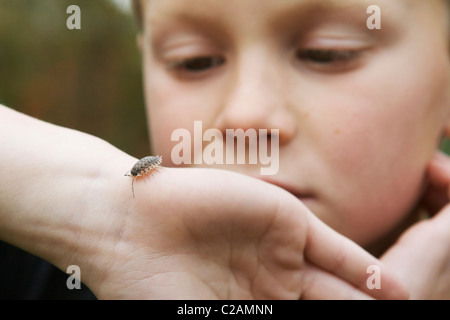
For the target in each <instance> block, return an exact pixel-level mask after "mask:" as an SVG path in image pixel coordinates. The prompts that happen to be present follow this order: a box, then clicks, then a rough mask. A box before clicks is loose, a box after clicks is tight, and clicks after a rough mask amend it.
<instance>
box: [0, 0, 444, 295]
mask: <svg viewBox="0 0 450 320" xmlns="http://www.w3.org/2000/svg"><path fill="white" fill-rule="evenodd" d="M371 4H373V3H371ZM374 4H376V5H378V7H379V8H380V9H381V29H369V28H368V27H367V24H366V21H367V19H368V17H369V15H368V14H367V7H368V6H369V4H368V3H367V2H366V1H362V0H361V1H317V0H302V1H300V0H299V1H290V0H283V1H264V2H262V1H257V0H254V1H253V0H251V1H245V2H242V1H227V2H224V1H219V0H212V1H204V0H198V1H189V2H186V1H182V0H170V1H159V0H150V1H142V2H139V3H138V2H136V5H139V7H140V17H141V19H142V24H143V30H142V33H141V34H140V36H139V42H140V44H141V47H142V54H143V59H144V71H145V72H144V76H145V94H146V98H147V107H148V116H149V128H150V136H151V139H152V146H153V147H154V153H155V154H161V155H162V156H163V159H164V162H163V164H164V166H175V163H173V162H172V161H173V155H172V151H173V146H174V143H173V141H172V139H171V138H172V133H173V132H174V131H175V130H177V129H179V128H184V129H188V130H189V131H190V132H191V133H192V136H194V135H195V132H194V130H193V128H194V121H201V123H202V127H203V130H206V129H209V128H215V129H218V131H217V132H221V133H225V135H226V132H227V129H239V128H240V129H243V130H247V129H256V130H259V129H268V130H269V135H268V141H269V142H272V141H274V140H278V141H279V156H280V163H279V170H278V173H277V174H275V175H271V176H263V175H261V174H260V171H259V167H258V166H250V165H230V164H226V165H223V166H219V165H218V166H217V167H221V168H224V169H226V170H227V171H222V170H211V169H181V168H180V169H172V168H164V169H162V170H159V171H158V172H155V173H154V174H152V176H151V177H148V178H146V179H145V180H146V183H145V184H143V183H142V182H144V181H142V180H143V179H137V180H136V181H135V183H134V188H135V192H136V194H135V198H133V196H132V194H131V190H130V189H131V188H130V184H131V182H130V181H129V180H124V177H123V173H125V172H126V171H127V170H129V169H130V168H131V166H132V165H133V164H134V163H135V162H136V161H137V160H136V159H134V158H132V157H130V156H128V155H125V154H123V153H121V152H120V151H118V150H116V149H115V148H113V147H111V146H110V145H108V144H106V143H104V142H102V141H99V140H98V139H96V138H93V137H91V136H87V135H84V134H81V133H78V132H74V131H72V130H67V129H63V128H59V127H55V126H52V125H48V124H45V123H41V122H39V121H36V120H34V119H30V118H28V117H26V116H23V115H19V114H17V113H15V112H12V111H11V110H8V109H6V108H0V115H1V116H0V119H1V120H0V121H1V126H0V133H1V134H0V137H1V138H0V139H1V141H0V146H1V148H2V149H1V152H0V155H1V156H0V164H1V165H2V167H3V168H9V170H5V172H4V174H2V176H1V178H0V179H1V180H0V209H1V210H0V213H1V215H2V216H1V221H2V225H1V226H0V230H1V232H0V234H1V238H2V240H5V241H7V242H10V243H12V244H15V245H17V246H19V247H22V248H24V249H25V250H27V251H30V252H33V253H35V254H36V255H38V256H41V257H43V258H45V259H47V260H49V261H51V262H52V263H54V264H55V265H56V266H58V267H59V268H61V269H62V270H66V269H67V266H69V265H72V264H75V265H78V266H80V269H81V277H82V280H83V281H85V283H86V284H88V286H89V287H90V288H91V289H93V291H94V293H95V294H96V295H97V296H98V297H100V298H110V297H114V298H116V297H124V298H130V297H139V298H143V297H147V298H213V297H214V298H279V299H287V298H291V299H292V298H293V299H298V298H302V299H308V298H312V299H329V298H369V297H374V298H387V299H392V298H407V297H408V295H407V293H405V290H404V288H403V286H404V287H406V288H407V289H408V291H409V294H410V296H411V297H412V298H418V299H421V298H438V299H448V298H449V294H450V290H449V287H450V279H449V278H450V270H449V268H450V266H449V265H450V264H449V261H450V260H449V259H450V250H449V249H450V236H449V232H448V230H449V225H450V212H449V209H448V208H447V207H446V204H447V202H448V198H447V194H448V185H449V184H450V183H449V182H450V161H449V159H448V158H447V157H446V156H444V155H442V154H439V153H436V150H437V146H438V143H439V141H440V139H441V138H442V136H443V135H444V134H445V133H446V130H448V129H447V127H448V124H449V108H450V90H449V86H450V60H449V56H448V53H449V51H448V49H449V48H448V43H449V42H448V39H449V34H448V30H449V27H448V21H449V18H448V16H447V13H448V10H447V9H448V8H446V5H448V3H447V1H441V0H433V1H426V2H425V1H419V0H417V1H396V2H393V1H387V0H386V1H376V3H374ZM277 129H278V130H279V131H278V133H277V131H276V130H277ZM260 138H261V137H260ZM193 144H194V141H193ZM206 145H207V144H204V146H203V147H204V148H206ZM223 147H224V150H225V152H228V150H229V148H230V147H231V145H228V146H227V145H224V146H223ZM205 166H206V167H208V168H209V167H211V165H205ZM229 170H231V171H236V172H238V173H239V174H236V173H231V172H229ZM122 171H123V172H122ZM119 173H122V175H120V174H119ZM246 176H250V177H246ZM255 178H256V179H255ZM283 189H285V190H283ZM422 200H424V203H425V204H426V205H427V206H426V208H427V209H429V211H430V213H432V214H434V213H435V216H434V217H433V218H431V219H429V220H426V222H424V221H422V222H417V219H416V217H415V215H414V214H413V213H414V212H416V208H417V207H418V204H419V203H422ZM316 217H318V218H320V220H322V221H323V222H324V223H325V224H327V225H329V226H330V227H332V229H334V230H336V231H337V232H339V233H340V234H342V235H343V236H341V235H339V234H337V233H336V232H335V231H333V230H332V229H331V228H328V227H327V226H326V225H325V224H324V223H323V222H322V221H320V220H319V219H317V218H316ZM411 225H413V226H412V227H411ZM401 234H402V236H401V238H400V240H399V241H398V242H395V240H396V239H397V238H398V236H399V235H401ZM344 236H345V237H344ZM349 239H350V240H352V241H350V240H349ZM354 242H356V243H357V244H359V245H360V246H362V247H365V248H367V249H368V250H370V251H371V252H372V253H373V254H375V255H376V256H379V257H381V261H379V260H377V259H375V258H373V257H371V256H370V255H368V254H367V253H366V252H365V251H364V250H362V249H361V248H360V247H358V246H357V245H356V244H355V243H354ZM382 253H385V254H384V255H382ZM373 266H376V267H380V268H381V272H380V276H381V280H380V282H379V283H381V288H373V287H371V286H370V285H369V283H368V281H367V280H368V277H369V276H370V274H368V273H367V270H369V268H370V267H373ZM370 270H374V269H370ZM375 270H377V269H376V268H375ZM393 274H396V276H397V277H398V278H399V279H401V280H402V281H401V282H402V284H400V283H399V282H398V280H396V278H395V277H394V275H393Z"/></svg>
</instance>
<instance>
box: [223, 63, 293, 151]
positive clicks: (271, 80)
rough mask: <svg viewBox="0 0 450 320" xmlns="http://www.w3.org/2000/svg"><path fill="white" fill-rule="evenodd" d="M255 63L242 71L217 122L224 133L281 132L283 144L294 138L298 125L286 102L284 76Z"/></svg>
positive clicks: (233, 80)
mask: <svg viewBox="0 0 450 320" xmlns="http://www.w3.org/2000/svg"><path fill="white" fill-rule="evenodd" d="M255 62H256V61H253V62H249V63H247V64H246V65H245V67H241V68H239V71H236V72H235V74H234V79H232V80H231V79H230V83H231V85H230V86H229V88H230V89H229V91H228V92H227V96H226V98H225V99H223V100H222V101H224V103H223V105H222V109H221V112H220V114H219V116H218V118H217V127H219V128H221V129H222V130H225V129H239V128H240V129H243V130H247V129H250V128H253V129H255V130H259V129H268V130H269V132H270V129H279V130H280V131H279V134H280V136H279V138H280V144H283V143H286V142H287V141H289V140H290V139H291V138H292V137H293V136H294V134H295V131H296V122H295V118H294V115H293V114H292V110H290V108H289V106H288V103H287V101H286V94H285V92H284V90H285V88H283V81H282V78H281V75H279V74H278V75H277V72H276V70H275V69H274V68H266V67H265V65H267V64H261V63H255Z"/></svg>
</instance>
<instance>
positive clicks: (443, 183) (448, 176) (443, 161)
mask: <svg viewBox="0 0 450 320" xmlns="http://www.w3.org/2000/svg"><path fill="white" fill-rule="evenodd" d="M427 171H428V179H429V182H430V184H431V185H432V186H433V187H436V188H440V187H446V188H448V186H450V157H449V156H447V155H446V154H444V153H442V152H440V151H439V152H436V154H435V155H434V156H433V158H432V159H431V161H430V163H429V164H428V168H427Z"/></svg>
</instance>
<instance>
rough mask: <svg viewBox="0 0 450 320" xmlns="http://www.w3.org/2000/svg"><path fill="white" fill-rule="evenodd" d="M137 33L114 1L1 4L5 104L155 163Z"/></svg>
mask: <svg viewBox="0 0 450 320" xmlns="http://www.w3.org/2000/svg"><path fill="white" fill-rule="evenodd" d="M72 4H75V5H78V6H79V7H80V9H81V27H82V29H81V30H69V29H67V27H66V20H67V18H68V17H69V16H70V14H67V13H66V9H67V7H68V6H69V5H72ZM136 32H137V27H136V24H135V22H134V21H133V18H132V16H131V15H130V14H126V13H123V12H121V11H120V10H118V9H117V8H116V7H115V6H114V5H113V4H112V3H111V2H110V1H107V0H95V1H92V0H71V1H66V0H0V103H3V104H5V105H7V106H9V107H12V108H14V109H16V110H18V111H21V112H24V113H26V114H28V115H31V116H33V117H37V118H40V119H43V120H46V121H49V122H52V123H55V124H58V125H61V126H65V127H70V128H74V129H77V130H81V131H84V132H88V133H91V134H93V135H96V136H99V137H101V138H102V139H105V140H107V141H109V142H111V143H112V144H114V145H115V146H117V147H119V148H120V149H122V150H124V151H126V152H128V153H130V154H132V155H134V156H136V157H138V158H141V157H142V156H144V155H148V153H149V142H148V138H147V129H146V119H145V117H146V115H145V109H144V101H143V93H142V80H141V57H140V53H139V51H138V49H137V46H136Z"/></svg>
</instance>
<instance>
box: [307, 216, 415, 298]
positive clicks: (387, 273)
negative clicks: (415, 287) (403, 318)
mask: <svg viewBox="0 0 450 320" xmlns="http://www.w3.org/2000/svg"><path fill="white" fill-rule="evenodd" d="M310 218H311V219H310V225H309V228H308V235H307V242H306V247H305V256H306V259H307V261H309V262H310V263H312V264H314V265H316V266H318V267H320V268H322V269H324V270H325V271H328V272H330V273H331V274H333V275H335V276H337V277H339V278H341V279H342V280H344V281H347V282H349V283H350V284H352V285H353V286H355V287H356V288H358V289H359V290H361V291H362V292H364V293H366V294H368V295H370V296H372V297H374V298H376V299H387V300H390V299H407V298H408V296H409V294H408V292H407V290H406V288H405V287H404V286H403V284H402V283H401V282H400V281H399V280H398V279H397V277H396V275H395V274H394V273H393V272H392V271H391V270H389V269H388V268H387V267H386V266H385V265H384V264H383V263H382V262H381V261H379V260H378V259H376V258H375V257H373V256H372V255H370V254H369V253H368V252H367V251H365V250H364V249H362V248H361V247H360V246H358V245H357V244H355V243H354V242H352V241H351V240H350V239H347V238H346V237H344V236H342V235H340V234H339V233H337V232H336V231H334V230H333V229H331V228H330V227H328V226H327V225H326V224H324V223H323V222H322V221H320V220H319V219H318V218H317V217H315V216H314V215H311V216H310ZM373 266H375V267H376V268H377V269H375V270H378V271H379V272H378V274H377V275H378V276H379V282H380V289H372V290H371V289H370V288H369V286H368V279H369V277H370V276H371V275H372V272H370V273H369V272H368V268H369V267H373Z"/></svg>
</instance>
